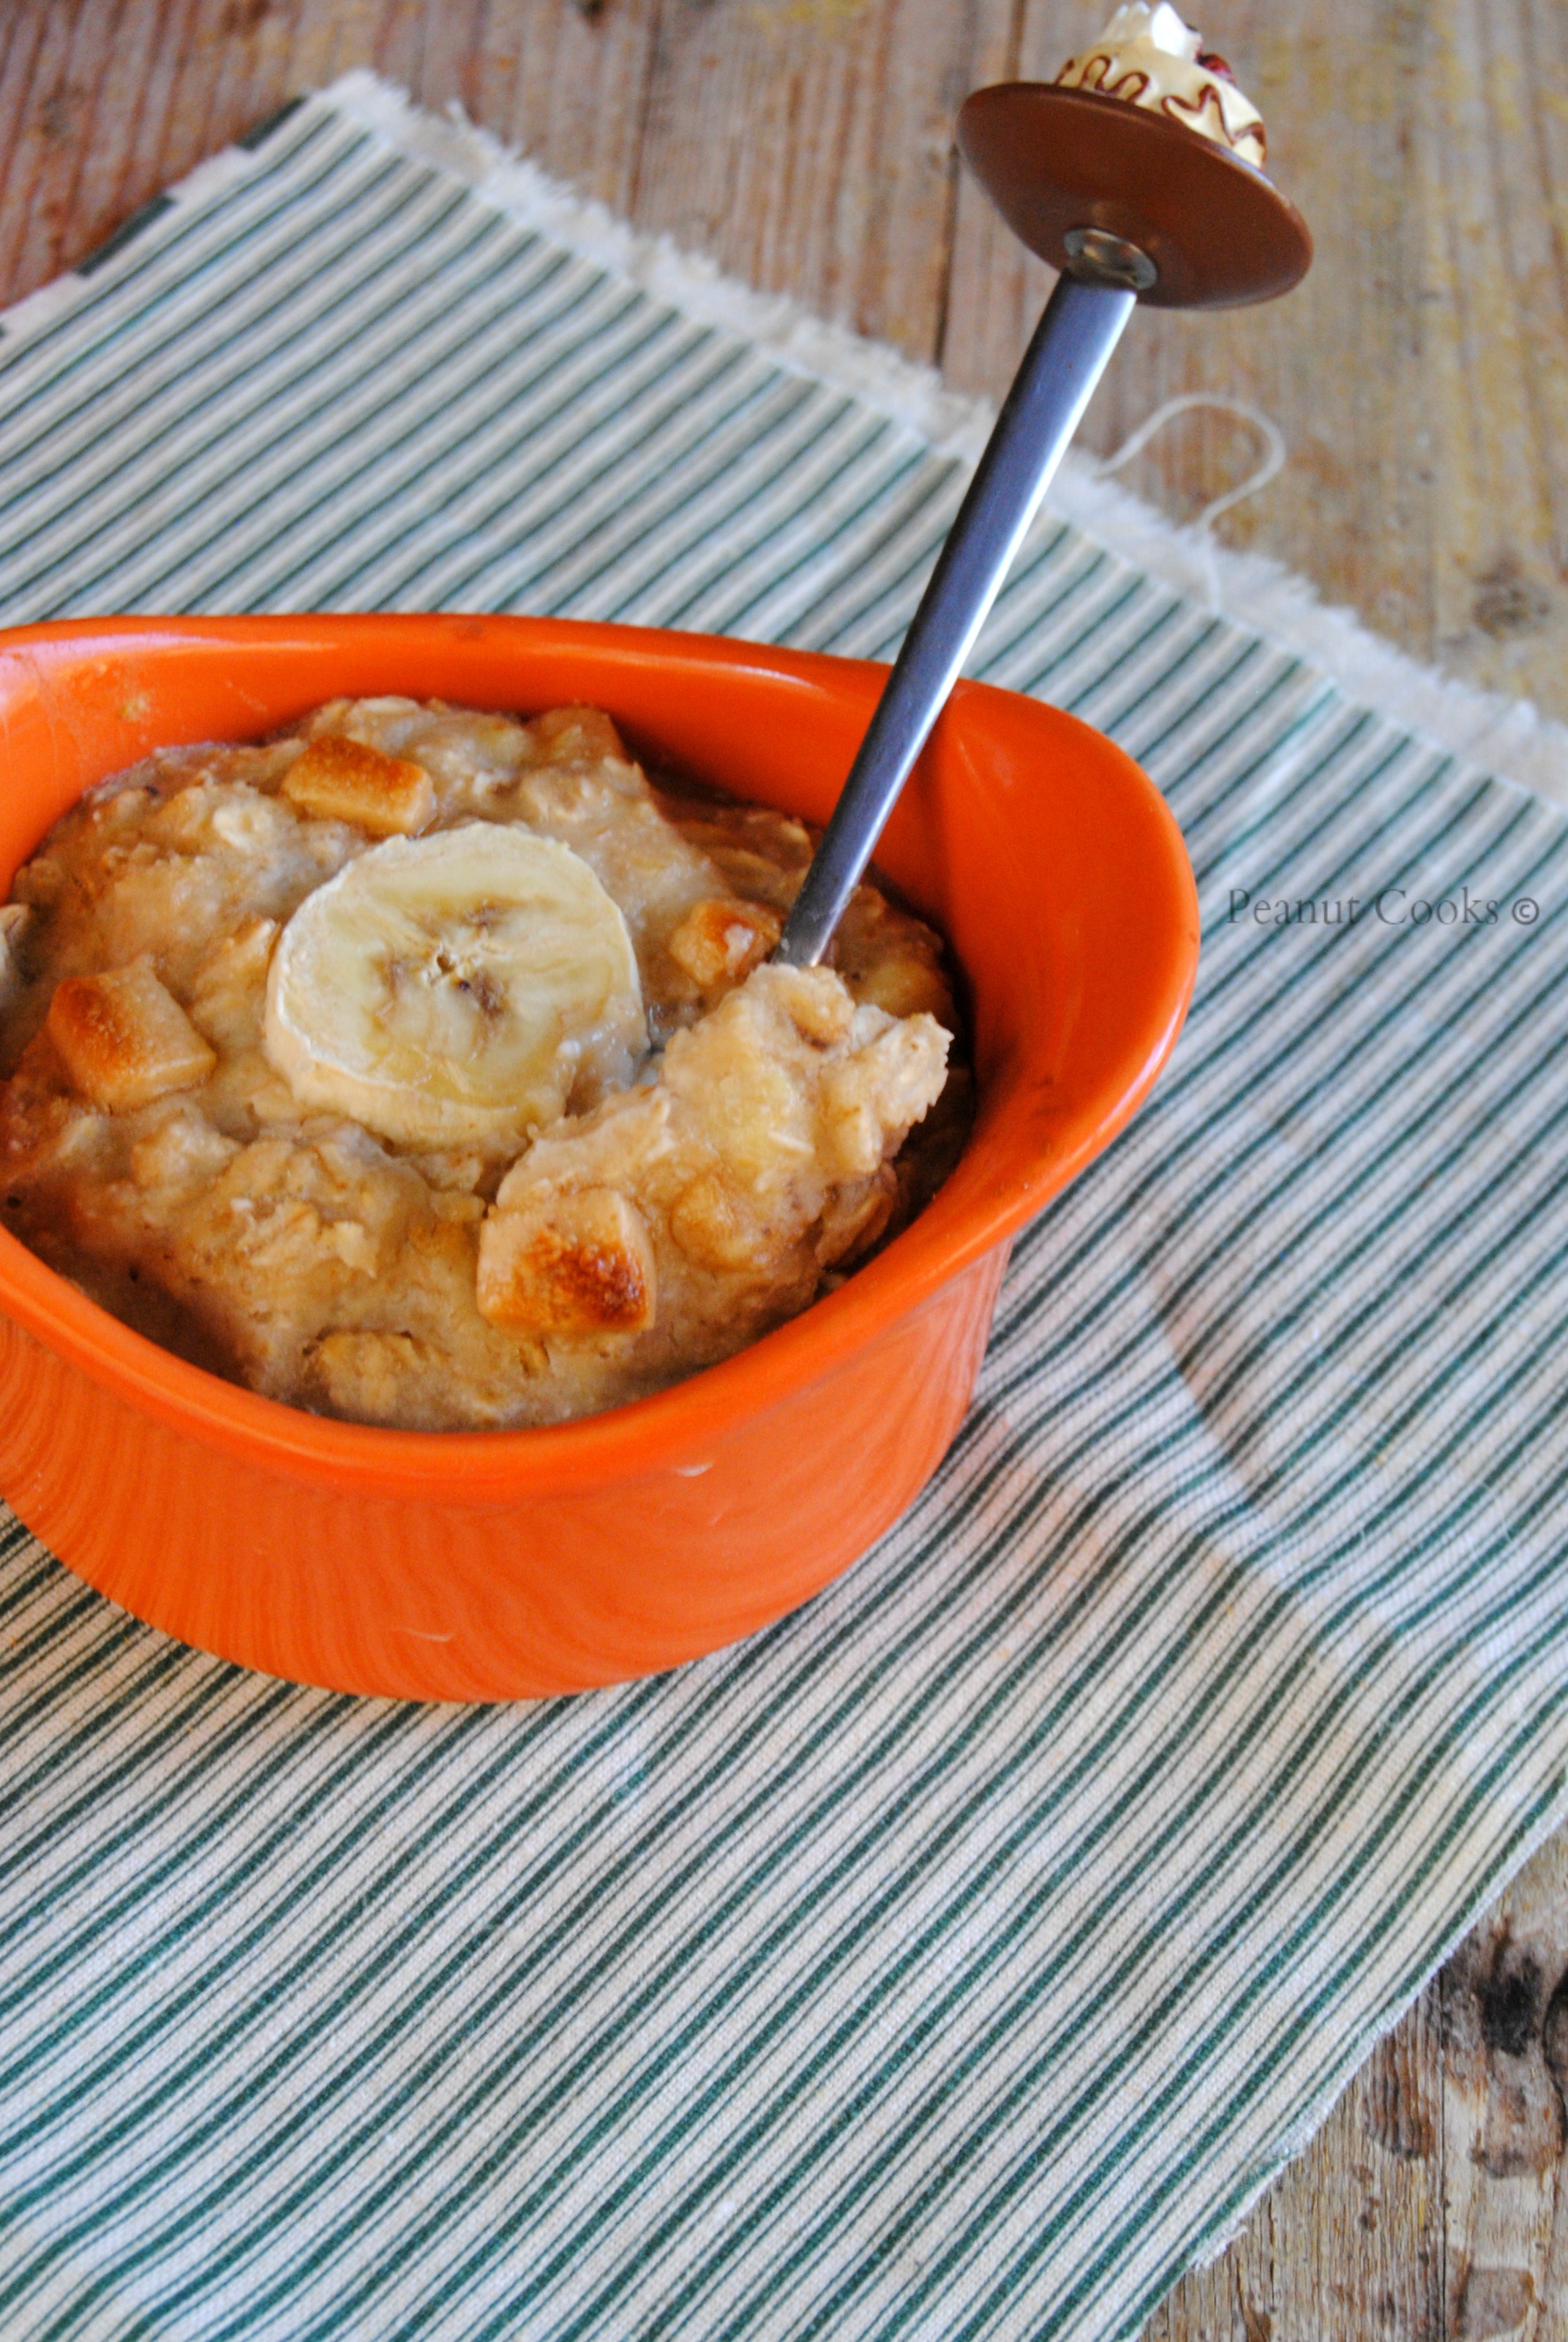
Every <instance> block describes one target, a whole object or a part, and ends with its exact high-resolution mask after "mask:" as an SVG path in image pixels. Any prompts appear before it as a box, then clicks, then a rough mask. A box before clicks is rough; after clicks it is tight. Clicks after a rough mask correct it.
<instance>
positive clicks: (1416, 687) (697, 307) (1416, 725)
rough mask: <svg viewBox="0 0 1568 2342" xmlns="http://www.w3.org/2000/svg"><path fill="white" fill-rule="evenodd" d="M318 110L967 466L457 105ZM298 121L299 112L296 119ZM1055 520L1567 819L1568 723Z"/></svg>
mask: <svg viewBox="0 0 1568 2342" xmlns="http://www.w3.org/2000/svg"><path fill="white" fill-rule="evenodd" d="M311 102H313V103H315V104H316V105H325V106H327V107H330V108H331V109H333V110H334V111H335V113H337V114H339V115H343V116H345V117H346V118H347V119H349V120H351V121H353V122H355V123H357V124H359V125H360V126H361V127H362V128H364V129H365V130H367V131H369V132H371V133H372V134H373V135H375V136H376V137H379V138H381V139H383V140H384V141H385V143H386V144H387V145H391V146H393V147H394V148H396V149H397V150H398V151H399V152H401V153H403V154H405V155H409V156H410V157H412V158H414V159H415V160H418V161H421V162H424V163H427V164H429V165H433V166H434V168H436V169H438V170H441V171H444V172H445V173H447V174H448V175H450V176H452V177H453V178H455V179H459V180H461V181H463V182H464V184H465V185H468V186H470V187H472V188H473V190H474V193H475V194H476V195H480V196H481V197H483V198H484V201H486V202H488V203H491V204H494V205H495V206H496V208H497V209H499V210H501V211H504V213H506V215H508V216H509V217H510V218H513V219H515V220H516V221H518V223H519V224H520V225H524V226H527V227H530V228H533V229H534V230H535V231H536V232H537V233H538V234H540V235H545V236H548V237H550V238H551V239H552V241H554V242H555V243H557V244H560V245H564V246H565V247H566V248H567V249H568V250H569V251H572V252H574V253H576V254H578V255H580V256H581V257H582V258H584V259H585V260H590V261H593V262H594V263H596V264H597V265H599V266H601V267H603V268H605V269H607V270H610V271H612V272H613V273H614V275H618V276H621V277H624V279H625V280H626V281H627V282H629V283H631V284H634V285H636V286H638V288H639V289H640V290H642V291H643V292H644V293H646V294H648V295H650V297H652V298H653V299H655V300H659V301H664V302H666V303H668V304H669V305H672V306H673V307H676V308H679V309H681V310H683V311H684V312H685V313H686V314H687V315H691V316H694V317H697V318H699V319H701V320H702V321H703V322H704V323H705V324H711V325H715V326H718V327H721V328H723V329H724V330H725V331H727V332H730V333H734V334H736V335H742V336H744V338H746V339H747V340H749V341H751V342H752V343H754V345H756V346H757V347H758V348H759V349H761V350H764V351H765V352H766V354H767V355H769V356H770V357H771V358H773V359H774V360H775V362H776V363H778V364H779V365H784V366H787V367H790V368H791V369H792V370H794V371H795V372H797V373H800V374H804V375H809V376H811V377H812V378H813V379H814V380H816V381H818V382H823V383H826V384H829V385H832V386H833V387H834V388H835V389H839V390H843V391H845V392H847V393H849V394H851V395H854V397H857V398H859V399H862V400H864V402H865V403H866V404H867V405H870V406H872V407H874V408H875V410H876V411H877V412H878V413H879V414H882V415H887V416H888V417H889V418H890V419H891V420H893V421H894V422H896V423H900V424H902V425H904V426H905V427H906V428H907V429H909V430H911V431H913V432H914V433H916V434H918V435H919V436H920V437H921V438H923V439H924V440H925V441H926V443H927V445H929V446H930V447H931V448H932V450H933V452H934V453H935V454H937V455H945V456H950V457H953V458H954V459H956V460H958V461H961V462H964V463H971V464H972V463H973V462H974V460H975V458H976V457H977V456H978V455H979V453H980V450H981V448H982V447H983V446H984V444H985V440H986V438H987V436H988V435H989V432H990V429H991V425H992V423H993V421H994V415H995V409H994V407H993V406H992V405H990V404H989V403H988V402H987V401H985V400H983V399H978V398H973V397H968V396H965V395H963V394H961V393H959V392H956V391H954V390H950V389H949V388H948V387H947V386H946V385H945V384H944V382H943V381H942V378H941V376H940V375H938V374H937V373H936V372H935V371H934V369H933V368H931V367H928V366H922V365H916V364H915V363H914V361H913V360H911V359H908V358H905V357H903V356H901V355H900V354H899V353H898V352H897V351H896V350H894V349H891V348H889V347H887V346H886V345H884V344H882V343H878V342H873V341H869V340H867V339H865V338H864V337H863V336H862V335H857V334H854V333H851V332H850V331H848V330H847V328H845V327H844V326H842V325H831V324H829V323H827V322H826V321H825V320H824V319H823V318H820V317H817V316H814V315H813V314H812V313H811V312H810V311H809V310H807V309H805V308H804V307H803V306H802V305H801V304H800V303H799V302H797V301H794V300H793V299H790V298H789V297H787V296H786V295H782V294H766V293H759V292H757V291H755V290H754V288H753V287H752V286H750V285H744V284H742V283H740V282H739V281H738V280H737V279H736V278H734V277H731V276H726V275H724V272H723V270H722V269H720V268H719V267H718V266H717V265H716V264H715V263H714V262H713V261H711V260H708V259H705V258H704V257H703V256H702V255H698V254H694V253H690V252H686V251H684V250H683V249H682V248H681V247H680V246H678V245H675V244H674V242H673V241H672V240H671V239H670V238H669V237H668V236H654V235H644V234H643V233H642V232H640V231H639V230H637V229H635V228H633V227H630V226H628V225H627V224H626V223H625V221H624V220H622V219H619V218H617V217H616V216H615V215H614V214H613V213H612V212H611V211H610V210H608V208H607V207H606V206H605V205H603V204H600V203H596V202H594V201H593V200H592V199H590V198H588V197H586V196H584V195H578V194H577V193H576V192H575V191H574V189H572V188H571V187H568V186H566V185H563V184H562V183H561V182H560V181H559V180H556V179H553V178H551V177H550V176H549V175H548V174H547V173H546V172H544V171H542V170H541V169H540V168H539V166H538V165H537V164H534V163H532V162H530V161H529V160H528V158H527V157H526V156H525V155H517V154H514V153H512V152H510V151H509V150H508V149H507V148H506V147H504V146H503V145H501V143H500V142H499V140H497V139H495V138H494V137H493V136H492V135H490V134H489V133H488V132H487V131H484V130H480V129H477V128H476V127H475V126H474V125H473V124H472V123H471V122H469V121H468V120H467V119H466V118H465V117H464V115H462V114H461V113H460V112H459V111H458V110H457V109H456V108H455V107H454V108H453V109H452V111H451V112H450V113H449V114H447V115H435V114H431V113H428V112H426V111H425V110H424V109H423V108H422V107H420V106H417V105H415V104H414V101H413V99H412V98H411V97H410V96H409V95H408V94H407V93H406V91H404V90H403V89H401V88H400V87H398V85H396V84H395V83H393V82H389V81H386V80H384V79H383V78H382V77H381V75H378V74H375V73H373V72H371V71H370V70H369V69H368V68H366V67H363V66H362V67H357V68H356V69H355V70H354V71H353V72H351V73H347V74H345V75H342V76H341V77H340V78H339V79H338V80H336V81H335V82H333V83H331V84H329V85H328V86H327V87H326V88H325V89H324V90H320V91H318V92H315V93H314V95H313V99H312V100H310V101H307V103H311ZM290 110H292V109H290ZM265 145H266V141H265V137H264V138H262V139H260V140H259V141H258V142H257V144H256V145H253V146H252V147H250V148H248V149H246V148H242V147H238V146H235V147H231V148H229V149H227V150H226V151H225V152H224V153H222V154H219V155H214V156H212V157H210V158H209V160H207V161H206V162H205V163H202V164H200V165H198V166H197V168H196V169H195V171H193V172H192V173H191V174H190V175H188V176H187V177H186V178H185V179H183V180H181V181H179V182H178V183H177V185H175V186H174V187H173V188H171V189H170V191H169V193H170V196H171V198H172V208H174V209H175V210H177V209H178V208H179V207H181V206H183V205H188V204H191V203H195V202H201V201H205V200H208V199H209V198H210V197H211V196H212V195H215V194H216V193H218V192H219V191H220V190H221V189H222V188H224V187H225V186H226V185H230V184H232V183H233V182H234V181H235V179H236V178H239V177H242V176H243V175H245V173H246V172H247V171H248V170H250V169H251V168H253V167H255V163H256V161H257V159H258V157H259V156H260V155H262V154H263V153H265ZM87 289H88V285H87V280H85V279H84V278H82V277H78V276H67V277H63V278H61V279H59V280H57V281H56V282H55V284H52V285H45V286H43V287H42V288H41V289H40V290H39V291H38V292H36V293H35V294H32V295H29V296H28V297H27V298H26V299H25V300H23V301H21V302H19V303H17V304H16V305H15V307H13V308H11V309H10V310H8V311H6V312H5V315H4V316H3V317H0V326H3V327H4V330H5V336H6V338H7V339H8V340H11V339H15V338H20V337H23V336H25V335H27V334H28V333H30V332H32V331H35V330H37V329H38V328H39V327H41V326H43V325H47V324H53V323H54V322H55V320H56V319H57V318H58V317H60V316H61V315H63V314H64V313H65V311H67V310H68V309H69V308H70V307H71V306H72V305H74V303H75V301H76V300H77V299H79V298H81V297H83V296H84V295H85V293H86V291H87ZM1049 505H1050V508H1051V509H1052V510H1053V511H1054V513H1056V514H1057V515H1059V517H1060V518H1062V519H1064V520H1065V521H1068V522H1070V523H1071V524H1072V525H1073V526H1074V527H1075V528H1077V529H1080V530H1082V531H1083V533H1084V535H1086V536H1089V537H1092V538H1093V539H1094V541H1095V543H1096V544H1098V545H1101V546H1103V547H1104V550H1105V551H1106V552H1108V553H1110V554H1112V555H1114V556H1115V557H1116V558H1118V559H1119V560H1122V561H1124V562H1126V563H1127V564H1128V565H1130V566H1131V567H1133V568H1135V569H1139V570H1141V571H1143V572H1144V575H1147V576H1149V577H1151V578H1153V579H1154V581H1155V582H1156V583H1158V584H1159V585H1162V586H1166V587H1167V588H1169V590H1170V591H1172V592H1173V593H1176V594H1180V595H1182V596H1184V597H1185V598H1186V599H1188V600H1190V601H1192V602H1194V603H1196V604H1197V605H1198V606H1200V607H1201V608H1206V609H1208V610H1210V611H1212V612H1213V615H1214V616H1216V617H1220V618H1223V619H1225V620H1227V621H1228V622H1229V623H1230V624H1232V625H1234V626H1241V627H1243V628H1244V629H1245V630H1246V631H1247V632H1248V633H1249V634H1253V635H1257V636H1262V637H1263V639H1264V640H1266V641H1268V642H1270V643H1272V644H1273V645H1274V646H1276V647H1277V648H1279V649H1280V650H1282V651H1283V652H1285V653H1286V654H1287V656H1293V657H1295V658H1299V659H1301V660H1302V661H1303V663H1304V664H1306V665H1309V666H1313V667H1315V668H1317V669H1319V670H1320V671H1321V672H1322V673H1323V674H1324V675H1325V676H1328V677H1329V679H1330V680H1331V681H1332V682H1333V684H1334V685H1335V686H1336V687H1337V688H1338V689H1339V690H1340V691H1341V692H1342V693H1343V695H1344V696H1345V697H1346V698H1347V699H1349V700H1351V701H1353V702H1354V703H1355V704H1356V705H1357V706H1363V707H1366V708H1369V709H1370V710H1372V711H1373V713H1375V714H1377V715H1380V716H1386V717H1388V718H1389V719H1390V720H1392V721H1393V722H1394V723H1397V724H1399V725H1400V726H1403V728H1404V729H1405V730H1407V731H1410V732H1413V733H1415V734H1418V735H1419V736H1421V737H1422V738H1423V740H1425V741H1427V742H1429V743H1431V745H1432V746H1434V747H1437V748H1439V749H1441V750H1443V751H1445V752H1446V753H1448V754H1449V755H1452V756H1455V757H1457V758H1460V759H1461V760H1463V762H1464V763H1466V764H1468V765H1473V766H1481V767H1482V768H1483V769H1484V770H1485V771H1487V772H1489V773H1491V774H1493V775H1494V776H1496V777H1497V778H1499V779H1500V780H1504V781H1509V782H1512V783H1513V784H1514V785H1515V786H1519V787H1522V788H1526V789H1532V790H1533V791H1535V792H1536V793H1537V794H1538V795H1540V796H1544V797H1547V798H1550V799H1553V800H1554V801H1555V802H1557V803H1559V804H1568V725H1563V724H1561V723H1559V722H1557V721H1556V720H1555V719H1553V718H1552V717H1549V716H1543V715H1541V714H1540V712H1539V711H1538V710H1537V709H1536V708H1535V707H1533V706H1532V705H1531V704H1530V702H1529V701H1527V700H1522V699H1512V698H1509V697H1508V696H1505V695H1504V694H1503V693H1500V692H1489V691H1483V690H1481V689H1478V688H1477V687H1476V686H1473V685H1471V684H1466V683H1462V682H1459V681H1457V680H1456V679H1454V678H1453V677H1452V676H1447V675H1444V674H1443V672H1442V670H1441V669H1439V668H1437V667H1433V666H1426V665H1423V663H1422V662H1421V661H1420V660H1418V659H1415V658H1413V657H1412V656H1409V654H1408V653H1406V652H1403V651H1401V650H1399V649H1397V648H1396V647H1395V646H1393V644H1392V643H1388V642H1385V641H1384V640H1383V638H1382V637H1381V636H1377V635H1374V634H1373V632H1372V631H1371V629H1370V628H1368V627H1367V626H1363V624H1362V622H1361V620H1360V619H1359V618H1357V617H1356V616H1355V615H1354V613H1353V612H1352V611H1349V610H1344V609H1337V608H1334V607H1333V606H1330V605H1329V604H1327V603H1325V602H1324V601H1323V599H1322V598H1321V596H1319V594H1318V592H1317V590H1316V588H1315V587H1314V586H1313V585H1312V584H1311V582H1310V581H1309V580H1308V579H1307V578H1305V577H1303V576H1301V575H1299V574H1298V573H1296V572H1295V571H1293V570H1291V569H1289V568H1287V567H1286V566H1285V565H1284V564H1283V562H1279V561H1275V560H1273V559H1271V558H1269V557H1268V556H1266V555H1262V554H1255V553H1243V552H1235V551H1233V550H1231V549H1230V548H1228V547H1226V546H1223V545H1217V544H1216V543H1215V542H1214V540H1213V536H1212V535H1209V534H1208V532H1206V531H1204V530H1200V529H1195V528H1181V527H1178V526H1176V525H1174V523H1173V522H1171V521H1170V520H1168V519H1167V518H1166V517H1165V515H1164V514H1163V513H1161V512H1160V511H1158V510H1157V509H1156V507H1155V506H1154V505H1150V504H1148V503H1146V502H1144V500H1143V499H1142V498H1140V497H1138V496H1135V495H1132V494H1131V493H1130V492H1129V491H1128V490H1127V489H1125V488H1124V487H1122V486H1120V485H1118V484H1116V483H1115V482H1114V481H1112V480H1108V479H1104V478H1102V477H1101V476H1099V475H1098V472H1097V468H1096V466H1095V465H1094V462H1093V461H1092V460H1091V459H1089V458H1087V457H1085V456H1084V455H1078V454H1075V453H1074V454H1072V455H1069V456H1068V457H1067V460H1066V462H1065V463H1064V465H1063V466H1062V469H1061V471H1060V472H1059V474H1058V475H1057V477H1056V480H1055V482H1054V485H1053V487H1052V490H1051V495H1050V498H1049Z"/></svg>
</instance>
